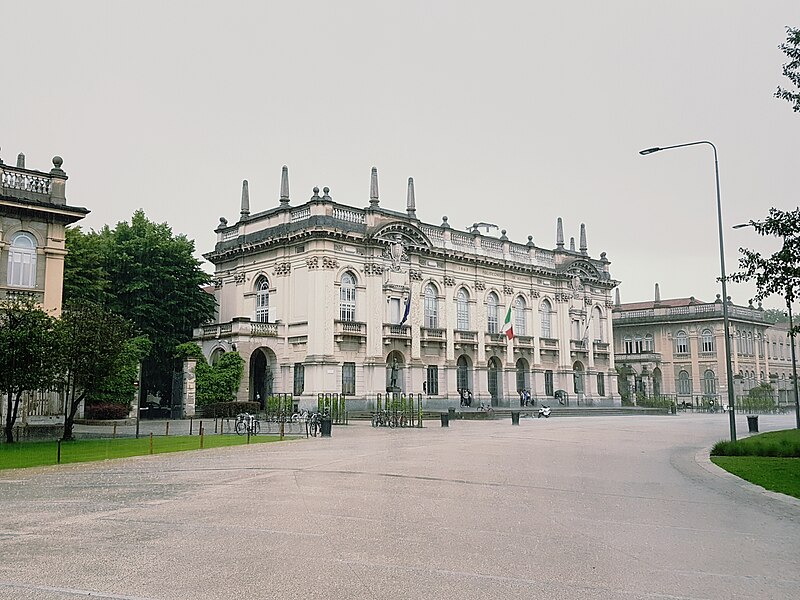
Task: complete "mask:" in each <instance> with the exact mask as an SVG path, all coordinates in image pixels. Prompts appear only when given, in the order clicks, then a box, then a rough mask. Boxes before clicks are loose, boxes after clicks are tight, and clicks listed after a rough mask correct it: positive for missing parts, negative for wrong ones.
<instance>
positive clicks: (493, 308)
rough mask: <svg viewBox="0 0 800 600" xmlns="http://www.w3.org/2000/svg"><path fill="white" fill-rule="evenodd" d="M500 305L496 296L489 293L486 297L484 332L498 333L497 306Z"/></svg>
mask: <svg viewBox="0 0 800 600" xmlns="http://www.w3.org/2000/svg"><path fill="white" fill-rule="evenodd" d="M499 303H500V300H499V298H498V297H497V294H495V293H494V292H489V295H488V296H486V330H487V331H488V332H489V333H498V332H499V331H500V330H499V329H498V325H497V306H498V304H499Z"/></svg>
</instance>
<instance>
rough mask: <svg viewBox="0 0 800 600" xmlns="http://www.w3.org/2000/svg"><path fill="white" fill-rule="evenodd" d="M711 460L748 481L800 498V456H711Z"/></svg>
mask: <svg viewBox="0 0 800 600" xmlns="http://www.w3.org/2000/svg"><path fill="white" fill-rule="evenodd" d="M711 462H713V463H714V464H715V465H718V466H720V467H722V468H723V469H725V470H726V471H728V472H729V473H733V474H734V475H736V476H737V477H741V478H742V479H744V480H746V481H749V482H750V483H755V484H756V485H760V486H761V487H763V488H765V489H768V490H772V491H773V492H780V493H781V494H786V495H788V496H794V497H795V498H800V458H774V457H771V456H712V457H711Z"/></svg>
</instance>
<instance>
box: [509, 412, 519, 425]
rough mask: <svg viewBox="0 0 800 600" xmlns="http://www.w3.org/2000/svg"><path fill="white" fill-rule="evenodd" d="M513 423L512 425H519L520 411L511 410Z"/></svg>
mask: <svg viewBox="0 0 800 600" xmlns="http://www.w3.org/2000/svg"><path fill="white" fill-rule="evenodd" d="M511 424H512V425H519V411H518V410H512V411H511Z"/></svg>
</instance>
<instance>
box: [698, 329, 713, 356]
mask: <svg viewBox="0 0 800 600" xmlns="http://www.w3.org/2000/svg"><path fill="white" fill-rule="evenodd" d="M700 347H701V349H702V351H703V352H713V351H714V332H713V331H711V330H710V329H703V331H702V332H701V333H700Z"/></svg>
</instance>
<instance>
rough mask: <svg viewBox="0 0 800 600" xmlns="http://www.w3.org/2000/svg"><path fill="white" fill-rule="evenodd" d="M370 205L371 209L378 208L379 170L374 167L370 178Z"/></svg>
mask: <svg viewBox="0 0 800 600" xmlns="http://www.w3.org/2000/svg"><path fill="white" fill-rule="evenodd" d="M369 205H370V207H371V208H377V207H378V169H377V167H372V173H371V174H370V176H369Z"/></svg>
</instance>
